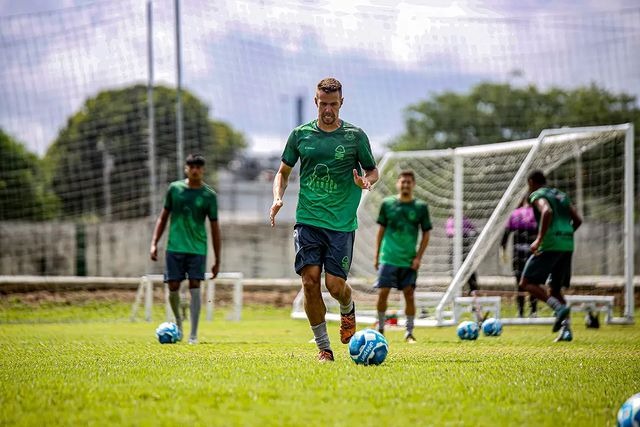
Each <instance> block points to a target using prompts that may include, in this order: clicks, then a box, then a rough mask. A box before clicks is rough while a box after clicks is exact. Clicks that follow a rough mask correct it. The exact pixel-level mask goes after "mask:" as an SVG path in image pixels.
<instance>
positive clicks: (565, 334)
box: [553, 326, 573, 342]
mask: <svg viewBox="0 0 640 427" xmlns="http://www.w3.org/2000/svg"><path fill="white" fill-rule="evenodd" d="M572 340H573V334H572V333H571V329H569V328H568V327H566V326H563V327H562V329H560V333H559V334H558V336H557V337H556V339H555V340H553V342H560V341H567V342H568V341H572Z"/></svg>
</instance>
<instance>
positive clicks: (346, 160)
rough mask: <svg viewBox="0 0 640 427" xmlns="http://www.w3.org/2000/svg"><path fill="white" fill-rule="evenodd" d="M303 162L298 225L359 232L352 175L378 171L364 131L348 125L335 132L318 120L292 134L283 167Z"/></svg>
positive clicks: (358, 193)
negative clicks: (324, 128)
mask: <svg viewBox="0 0 640 427" xmlns="http://www.w3.org/2000/svg"><path fill="white" fill-rule="evenodd" d="M298 160H300V193H299V194H298V207H297V209H296V222H298V223H300V224H308V225H314V226H316V227H322V228H326V229H329V230H336V231H353V230H355V229H356V228H358V222H357V218H356V211H357V209H358V204H359V203H360V196H361V194H362V190H361V189H360V187H358V186H357V185H356V184H355V183H354V182H353V170H354V169H357V170H358V173H359V174H362V170H361V169H362V168H364V169H366V170H371V169H374V168H375V167H376V163H375V159H374V158H373V155H372V154H371V147H370V145H369V139H368V138H367V135H366V134H365V133H364V132H363V131H362V129H360V128H357V127H355V126H353V125H351V124H349V123H347V122H345V121H342V125H341V126H340V127H339V128H338V129H336V130H335V131H333V132H325V131H323V130H322V129H320V128H319V127H318V124H317V120H314V121H312V122H309V123H307V124H304V125H301V126H299V127H297V128H295V129H294V130H293V132H291V135H290V136H289V139H288V140H287V145H286V147H285V149H284V152H283V153H282V161H283V162H284V163H285V164H287V165H289V166H291V167H293V166H294V165H295V164H296V162H297V161H298Z"/></svg>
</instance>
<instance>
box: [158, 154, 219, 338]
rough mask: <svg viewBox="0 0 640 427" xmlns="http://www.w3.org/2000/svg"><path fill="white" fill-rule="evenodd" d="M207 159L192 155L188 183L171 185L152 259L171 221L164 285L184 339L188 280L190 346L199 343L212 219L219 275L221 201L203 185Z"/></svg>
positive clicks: (187, 169) (159, 224)
mask: <svg viewBox="0 0 640 427" xmlns="http://www.w3.org/2000/svg"><path fill="white" fill-rule="evenodd" d="M204 163H205V161H204V157H202V156H200V155H198V154H190V155H189V156H188V157H187V161H186V165H185V168H184V171H185V174H186V175H187V179H185V180H181V181H175V182H172V183H171V184H170V185H169V189H168V190H167V194H166V197H165V201H164V209H162V213H161V214H160V216H159V217H158V220H157V221H156V226H155V229H154V230H153V238H152V240H151V250H150V255H151V259H152V260H153V261H156V260H157V259H158V241H159V240H160V237H162V233H163V232H164V229H165V227H166V225H167V221H168V220H169V217H171V225H170V226H169V242H168V244H167V251H166V257H165V262H166V268H165V274H164V281H165V282H167V283H168V285H169V303H170V304H171V309H172V310H173V314H174V315H175V317H176V323H177V325H178V329H179V330H180V337H181V338H182V316H180V292H179V291H180V282H182V281H183V280H184V279H189V292H190V293H191V304H190V307H189V308H190V310H189V314H190V316H191V319H190V320H191V333H190V335H189V344H197V342H198V319H199V317H200V281H201V280H204V272H205V263H206V261H207V231H206V229H205V220H206V218H209V223H210V226H211V238H212V243H213V252H214V254H215V258H216V260H215V264H214V265H213V267H212V268H211V272H212V273H213V277H216V276H217V275H218V272H219V271H220V255H221V254H220V252H221V243H220V226H219V224H218V200H217V196H216V193H215V191H213V189H212V188H211V187H209V186H208V185H207V184H205V183H204V181H203V176H204Z"/></svg>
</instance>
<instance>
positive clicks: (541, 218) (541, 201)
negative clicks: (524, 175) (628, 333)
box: [520, 170, 582, 341]
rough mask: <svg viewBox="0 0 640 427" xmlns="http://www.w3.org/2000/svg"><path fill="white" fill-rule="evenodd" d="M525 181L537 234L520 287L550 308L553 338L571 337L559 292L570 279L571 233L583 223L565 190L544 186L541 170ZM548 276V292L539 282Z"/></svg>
mask: <svg viewBox="0 0 640 427" xmlns="http://www.w3.org/2000/svg"><path fill="white" fill-rule="evenodd" d="M527 183H528V185H529V193H530V194H529V202H530V203H531V206H533V212H534V215H535V217H536V222H537V223H538V235H537V237H536V239H535V240H534V242H533V243H532V244H531V256H530V257H529V259H528V260H527V263H526V265H525V266H524V271H523V272H522V278H521V279H520V290H521V291H527V292H529V293H530V294H531V295H533V296H535V297H536V298H537V299H539V300H541V301H545V302H546V303H547V304H548V305H549V307H551V308H552V309H553V311H554V313H555V316H556V321H555V323H554V325H553V329H552V330H553V332H557V331H558V330H560V334H559V335H558V337H557V338H556V341H571V340H572V339H573V335H572V333H571V327H570V324H569V313H570V309H569V307H568V306H567V302H566V301H565V299H564V296H563V295H562V288H568V287H569V283H570V281H571V257H572V255H573V233H574V232H575V231H576V230H577V229H578V227H580V224H582V218H580V215H578V212H577V211H576V209H575V207H574V206H573V205H572V204H571V200H569V196H567V194H565V193H563V192H562V191H559V190H557V189H555V188H550V187H547V180H546V178H545V176H544V174H543V173H542V172H541V171H539V170H536V171H533V172H531V173H530V174H529V177H528V179H527ZM549 277H551V281H550V288H551V292H550V295H547V292H545V291H544V290H543V289H542V288H541V287H540V285H544V284H545V282H546V281H547V279H548V278H549Z"/></svg>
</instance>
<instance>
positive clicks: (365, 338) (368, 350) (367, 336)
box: [349, 329, 389, 365]
mask: <svg viewBox="0 0 640 427" xmlns="http://www.w3.org/2000/svg"><path fill="white" fill-rule="evenodd" d="M388 352H389V345H388V344H387V340H386V339H385V337H384V335H382V334H381V333H380V332H378V331H374V330H373V329H364V330H362V331H359V332H356V333H355V334H354V335H353V337H351V341H349V354H350V355H351V359H353V361H354V362H356V363H357V364H358V365H379V364H381V363H382V362H384V359H385V358H386V357H387V353H388Z"/></svg>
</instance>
